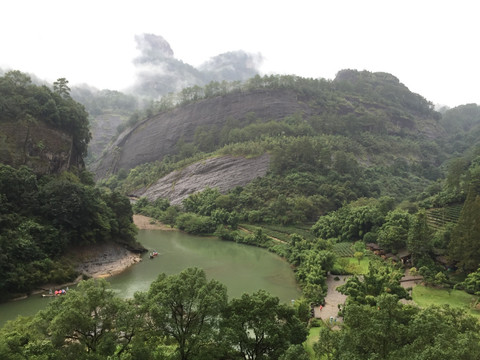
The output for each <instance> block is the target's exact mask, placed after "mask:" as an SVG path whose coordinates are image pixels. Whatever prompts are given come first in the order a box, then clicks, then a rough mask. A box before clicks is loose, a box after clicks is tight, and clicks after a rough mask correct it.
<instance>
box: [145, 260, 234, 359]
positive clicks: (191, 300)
mask: <svg viewBox="0 0 480 360" xmlns="http://www.w3.org/2000/svg"><path fill="white" fill-rule="evenodd" d="M226 305H227V289H226V287H225V286H224V285H222V284H220V283H219V282H218V281H215V280H210V281H207V278H206V275H205V272H204V271H203V270H199V269H196V268H189V269H185V270H183V271H182V272H181V273H180V274H177V275H171V276H168V277H167V276H166V275H165V274H161V275H160V276H159V277H158V278H157V280H155V281H154V282H153V283H152V285H151V286H150V290H149V291H148V294H147V306H148V307H147V312H146V315H145V316H146V317H145V320H146V321H148V323H149V324H151V326H152V330H153V331H152V332H153V334H154V335H155V336H156V337H158V338H161V337H162V336H166V337H167V338H172V339H173V340H174V342H175V344H176V346H177V351H178V353H179V359H181V360H187V359H192V358H196V357H198V356H199V355H200V353H201V351H202V348H203V347H204V346H205V344H208V343H209V342H211V341H213V340H215V339H216V333H217V331H216V330H217V329H218V326H219V323H220V320H221V313H222V311H223V309H224V308H225V307H226Z"/></svg>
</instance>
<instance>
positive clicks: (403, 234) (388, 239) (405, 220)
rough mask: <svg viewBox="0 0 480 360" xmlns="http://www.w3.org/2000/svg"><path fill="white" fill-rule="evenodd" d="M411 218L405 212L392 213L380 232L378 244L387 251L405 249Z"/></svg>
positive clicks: (387, 217)
mask: <svg viewBox="0 0 480 360" xmlns="http://www.w3.org/2000/svg"><path fill="white" fill-rule="evenodd" d="M410 217H411V216H410V214H409V213H408V212H406V211H403V210H394V211H390V212H389V213H388V214H387V216H386V217H385V222H384V223H383V225H382V226H381V228H380V229H379V231H378V244H379V245H380V246H381V247H382V248H383V249H385V250H386V251H392V250H396V251H398V250H400V249H402V248H404V247H405V246H406V245H407V239H408V229H409V226H410V222H411V219H410Z"/></svg>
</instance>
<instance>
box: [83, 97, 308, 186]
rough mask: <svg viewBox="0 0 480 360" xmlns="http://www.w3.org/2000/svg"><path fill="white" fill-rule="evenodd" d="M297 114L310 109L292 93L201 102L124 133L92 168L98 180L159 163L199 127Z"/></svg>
mask: <svg viewBox="0 0 480 360" xmlns="http://www.w3.org/2000/svg"><path fill="white" fill-rule="evenodd" d="M299 112H300V113H307V114H308V113H310V109H309V107H308V106H307V105H306V104H304V103H301V102H299V101H298V100H297V95H296V94H295V92H293V91H291V90H277V91H267V90H265V91H262V90H259V91H252V92H248V93H232V94H228V95H225V96H219V97H216V98H211V99H205V100H201V101H199V102H196V103H192V104H188V105H185V106H182V107H178V108H175V109H173V110H171V111H167V112H164V113H161V114H159V115H157V116H155V117H153V118H151V119H147V120H146V121H144V122H141V123H139V124H138V125H137V126H136V127H135V128H134V129H131V130H129V131H126V132H124V133H123V134H122V135H120V136H119V138H118V139H117V140H116V141H115V142H114V143H113V144H112V145H111V146H110V147H109V148H107V151H106V152H105V154H104V156H102V157H101V158H100V159H99V160H98V161H97V162H96V163H95V164H93V165H92V166H91V169H92V170H93V172H95V174H96V177H97V179H100V178H105V177H108V176H109V175H111V174H115V173H117V172H118V171H119V170H120V169H126V170H129V169H132V168H134V167H135V166H138V165H140V164H144V163H148V162H152V161H156V160H159V161H160V160H162V159H163V157H164V156H165V155H170V154H174V153H175V150H176V148H175V146H176V144H177V142H178V141H179V140H180V139H183V140H184V141H185V142H189V141H191V140H192V139H193V137H194V134H195V129H196V128H197V127H198V126H207V127H210V126H218V127H219V128H221V127H222V126H223V125H224V123H225V122H226V120H227V119H229V118H231V119H236V120H238V121H240V122H241V121H242V120H245V119H246V117H247V116H248V114H252V113H254V114H255V116H256V117H258V118H262V119H265V120H269V119H280V118H283V117H285V116H289V115H293V114H295V113H299Z"/></svg>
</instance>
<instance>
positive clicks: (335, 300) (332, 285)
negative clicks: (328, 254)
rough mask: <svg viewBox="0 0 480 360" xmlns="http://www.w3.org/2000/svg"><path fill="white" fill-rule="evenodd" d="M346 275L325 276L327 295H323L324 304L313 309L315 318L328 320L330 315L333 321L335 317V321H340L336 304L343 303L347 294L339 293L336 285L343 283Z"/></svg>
mask: <svg viewBox="0 0 480 360" xmlns="http://www.w3.org/2000/svg"><path fill="white" fill-rule="evenodd" d="M335 277H338V278H339V279H340V280H334V278H335ZM348 277H350V275H328V276H327V280H326V281H327V286H328V292H327V296H326V297H325V306H323V307H320V306H317V307H315V308H314V309H313V310H314V316H315V317H316V318H317V319H322V320H329V319H330V317H332V318H333V319H334V321H335V319H336V321H337V322H340V321H342V318H340V317H339V316H338V305H339V304H343V303H344V302H345V299H346V298H347V296H346V295H343V294H340V293H339V292H338V291H337V287H338V286H340V285H343V284H344V283H345V281H346V279H347V278H348Z"/></svg>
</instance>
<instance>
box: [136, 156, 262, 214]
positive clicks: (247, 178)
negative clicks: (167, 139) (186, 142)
mask: <svg viewBox="0 0 480 360" xmlns="http://www.w3.org/2000/svg"><path fill="white" fill-rule="evenodd" d="M269 163H270V156H269V155H268V154H264V155H262V156H259V157H257V158H252V159H246V158H242V157H233V156H221V157H215V158H211V159H208V160H206V161H202V162H198V163H195V164H192V165H190V166H187V167H186V168H184V169H182V170H178V171H174V172H172V173H170V174H168V175H167V176H165V177H163V178H161V179H159V180H158V181H157V182H156V183H155V184H153V185H152V186H150V187H149V188H148V189H141V190H139V191H137V192H135V193H134V194H133V195H134V196H136V197H142V196H144V197H146V198H147V199H149V200H150V201H154V200H156V199H157V198H159V197H162V198H166V199H168V200H169V201H170V203H171V204H173V205H175V204H180V203H181V202H182V200H183V199H185V198H186V197H188V195H190V194H192V193H195V192H197V191H201V190H204V189H205V188H207V187H210V188H218V190H219V191H220V192H221V193H226V192H227V191H228V190H230V189H233V188H235V187H237V186H244V185H246V184H248V183H249V182H251V181H252V180H254V179H255V178H257V177H261V176H264V175H265V174H266V173H267V170H268V168H269Z"/></svg>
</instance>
